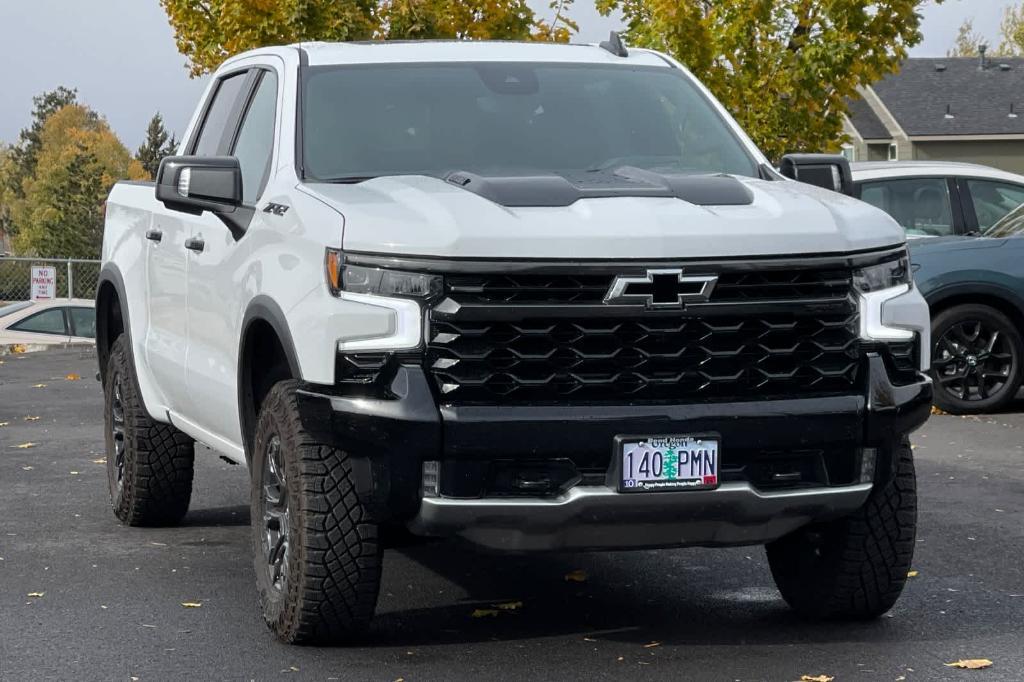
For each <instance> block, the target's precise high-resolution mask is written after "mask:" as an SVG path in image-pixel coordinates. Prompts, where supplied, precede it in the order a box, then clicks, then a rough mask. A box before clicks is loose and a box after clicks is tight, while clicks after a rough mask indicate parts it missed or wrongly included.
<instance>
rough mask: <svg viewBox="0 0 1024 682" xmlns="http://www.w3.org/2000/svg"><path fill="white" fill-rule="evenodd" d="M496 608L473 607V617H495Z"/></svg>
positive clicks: (496, 615) (496, 614)
mask: <svg viewBox="0 0 1024 682" xmlns="http://www.w3.org/2000/svg"><path fill="white" fill-rule="evenodd" d="M498 613H499V612H498V609H473V614H472V617H473V618H488V617H490V618H497V617H498Z"/></svg>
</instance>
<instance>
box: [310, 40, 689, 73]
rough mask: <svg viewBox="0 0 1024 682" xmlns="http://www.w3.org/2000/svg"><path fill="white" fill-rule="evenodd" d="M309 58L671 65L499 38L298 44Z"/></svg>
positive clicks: (314, 61) (322, 61)
mask: <svg viewBox="0 0 1024 682" xmlns="http://www.w3.org/2000/svg"><path fill="white" fill-rule="evenodd" d="M292 47H296V48H298V47H301V48H302V49H304V50H306V53H307V54H308V55H309V64H310V66H323V65H333V64H383V63H402V62H413V63H415V62H481V61H495V62H515V61H522V62H566V63H585V64H631V65H637V66H662V67H666V68H667V67H671V66H672V64H670V63H669V62H668V61H666V60H665V59H664V58H663V57H661V56H660V55H658V54H657V53H655V52H652V51H649V50H643V49H640V48H628V49H629V56H627V57H618V56H616V55H614V54H612V53H611V52H609V51H608V50H605V49H604V48H602V47H599V46H598V45H594V44H587V45H584V44H568V45H567V44H560V43H542V42H513V41H497V40H487V41H483V40H414V41H368V42H348V43H326V42H309V43H296V44H294V45H293V46H292Z"/></svg>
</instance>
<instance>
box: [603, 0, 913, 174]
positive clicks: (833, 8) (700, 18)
mask: <svg viewBox="0 0 1024 682" xmlns="http://www.w3.org/2000/svg"><path fill="white" fill-rule="evenodd" d="M597 4H598V9H599V10H600V11H601V12H602V13H603V14H606V15H607V14H609V13H611V12H612V11H614V10H616V9H618V10H621V11H622V13H623V15H624V16H625V18H626V21H627V26H628V30H627V32H626V40H627V42H628V43H630V44H633V45H640V46H644V47H653V48H657V49H660V50H664V51H667V52H669V53H671V54H672V55H674V56H675V57H677V58H678V59H679V60H680V61H682V62H683V63H684V64H686V65H687V66H688V67H689V68H690V70H691V71H693V72H694V73H695V75H696V76H697V77H698V78H700V79H701V80H702V81H703V82H704V83H705V84H706V85H707V86H708V87H709V88H710V89H711V90H712V92H714V94H715V95H716V96H717V97H718V98H719V99H720V100H721V101H722V103H723V104H724V105H725V107H726V108H727V109H728V110H729V111H730V112H731V113H732V114H733V116H735V117H736V118H737V119H738V120H739V122H740V124H741V125H742V126H743V127H744V128H745V129H746V131H747V132H748V133H749V134H750V135H751V137H752V138H753V139H754V141H755V142H757V143H758V144H759V145H760V147H761V149H763V150H764V151H765V153H766V154H767V155H768V156H769V157H770V158H772V159H776V160H777V159H778V158H779V157H780V156H781V155H782V154H784V153H786V152H790V151H823V150H825V149H835V148H836V147H837V145H838V144H839V142H840V141H841V139H842V137H843V134H842V125H843V115H844V114H845V113H846V104H845V101H846V100H847V98H851V97H856V96H857V87H858V86H862V85H867V84H870V83H872V82H874V81H876V80H878V79H879V78H882V77H883V76H885V75H886V74H888V73H891V72H893V71H895V70H896V69H897V68H898V67H899V64H900V62H901V61H902V60H903V59H904V58H905V57H906V56H907V51H908V49H909V48H910V47H912V46H914V45H916V44H917V43H918V42H920V40H921V33H920V31H919V27H920V21H921V18H920V16H919V15H918V14H917V13H916V10H917V9H918V7H919V6H920V5H922V4H923V0H873V1H869V0H860V1H851V0H774V1H773V0H715V1H714V2H710V1H708V0H597Z"/></svg>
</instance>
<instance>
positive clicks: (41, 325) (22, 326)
mask: <svg viewBox="0 0 1024 682" xmlns="http://www.w3.org/2000/svg"><path fill="white" fill-rule="evenodd" d="M8 329H10V330H11V331H15V332H30V333H33V334H58V335H60V336H67V335H68V327H67V322H66V321H65V320H64V309H63V308H49V309H47V310H43V311H42V312H38V313H36V314H35V315H29V316H28V317H26V318H25V319H24V320H20V321H18V322H15V323H14V324H12V325H11V326H10V327H8Z"/></svg>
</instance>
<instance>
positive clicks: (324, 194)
mask: <svg viewBox="0 0 1024 682" xmlns="http://www.w3.org/2000/svg"><path fill="white" fill-rule="evenodd" d="M737 179H738V180H739V181H740V182H742V183H743V184H744V185H745V186H746V187H747V188H748V189H749V190H750V192H751V194H752V196H753V200H752V201H751V203H749V204H746V205H740V206H699V205H696V204H692V203H689V202H686V201H683V200H681V199H677V198H673V197H630V196H618V197H602V198H586V199H580V200H578V201H576V202H574V203H572V204H571V205H569V206H555V207H550V206H544V207H508V206H502V205H500V204H497V203H495V202H493V201H491V200H489V199H486V198H484V197H481V196H479V195H477V194H474V193H472V192H470V191H467V190H465V189H462V188H460V187H458V186H455V185H453V184H451V183H448V182H445V181H444V180H441V179H438V178H434V177H428V176H422V175H406V176H390V177H381V178H374V179H372V180H367V181H365V182H361V183H358V184H325V183H311V184H306V185H301V186H300V188H301V189H302V190H303V191H304V192H306V193H308V194H310V195H312V196H314V197H316V198H318V199H319V200H321V201H323V202H325V203H327V204H328V205H330V206H331V207H332V208H334V209H335V210H337V211H338V213H340V214H341V215H342V216H343V217H344V233H343V240H342V246H343V248H344V249H345V250H348V251H361V252H373V253H383V254H393V255H404V256H436V257H447V258H467V257H468V258H553V259H608V258H616V259H630V258H637V259H654V258H704V257H708V258H723V257H734V256H753V255H756V256H762V255H791V254H830V253H846V252H850V251H861V250H865V249H873V248H883V247H888V246H894V245H898V244H901V243H903V242H904V240H905V237H904V233H903V230H902V228H900V227H899V225H897V224H896V222H895V221H893V220H892V218H890V217H889V216H888V215H887V214H885V213H884V212H882V211H880V210H878V209H876V208H874V207H873V206H870V205H868V204H866V203H863V202H861V201H858V200H856V199H852V198H850V197H847V196H844V195H841V194H837V193H835V192H829V191H827V190H824V189H820V188H817V187H814V186H811V185H807V184H804V183H799V182H793V181H788V180H786V181H766V180H756V179H752V178H737Z"/></svg>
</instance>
